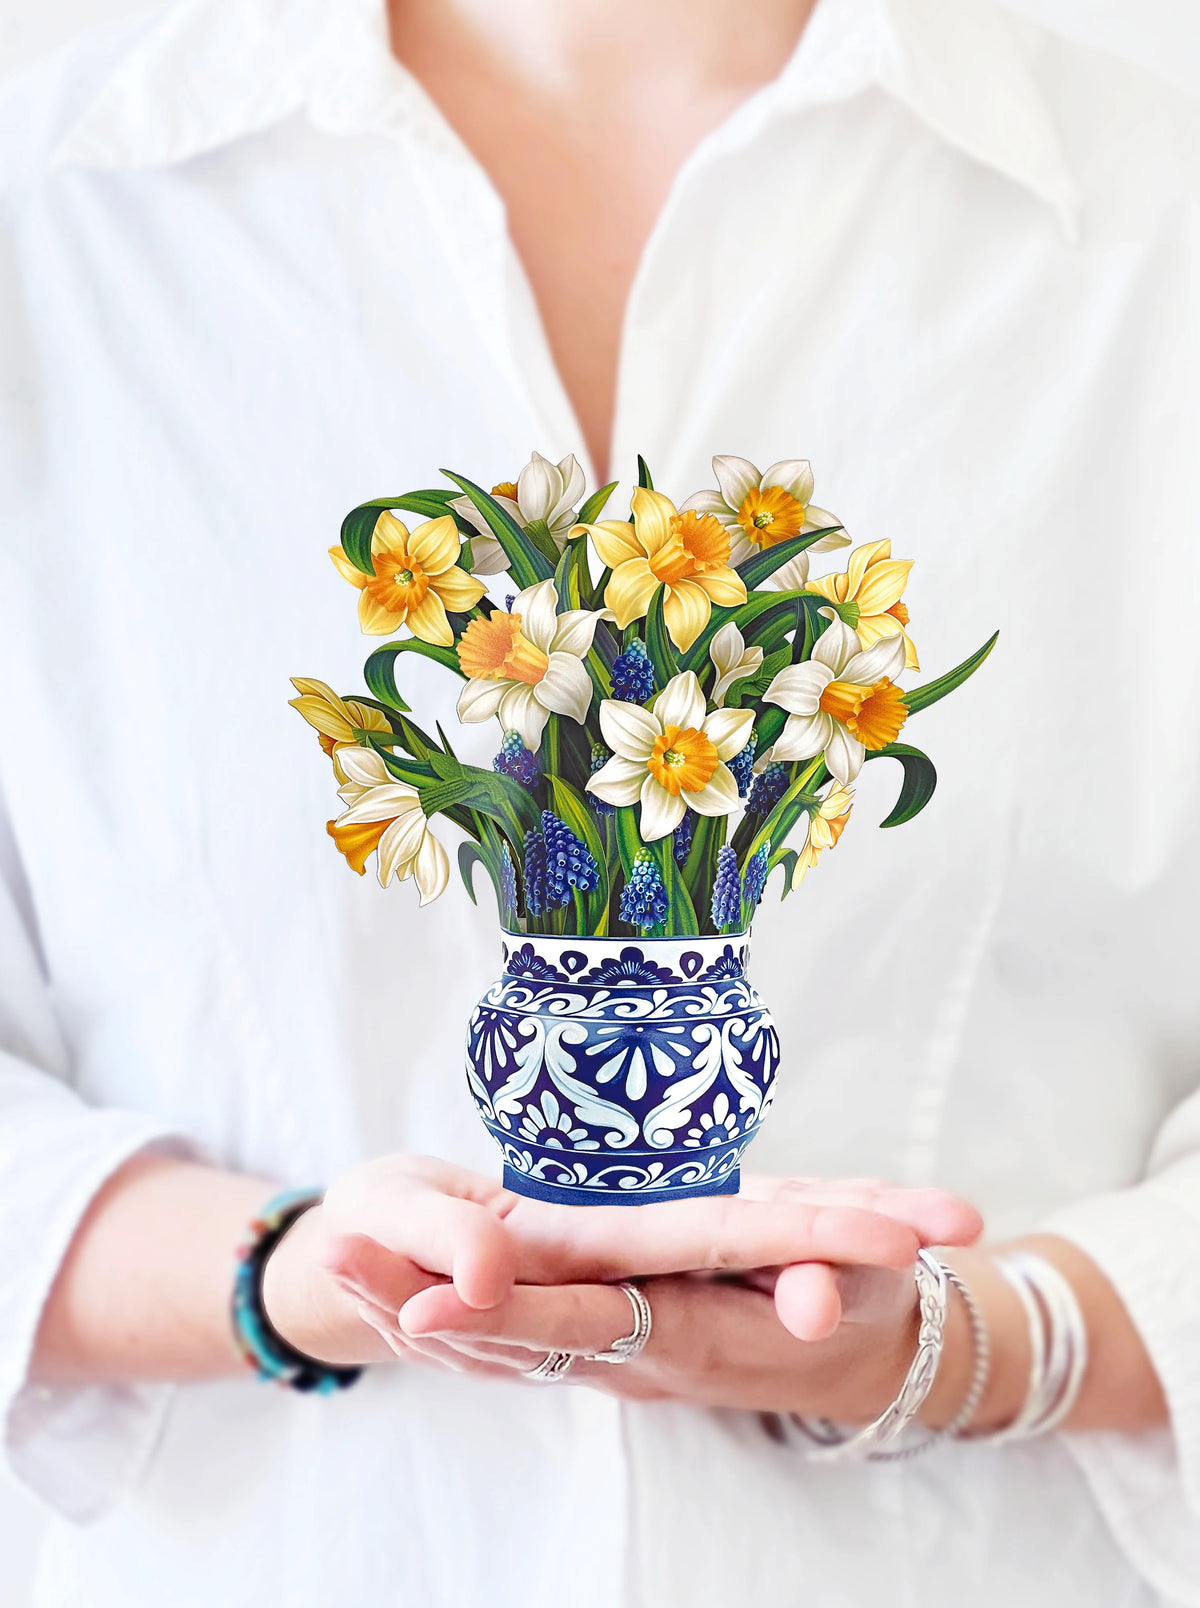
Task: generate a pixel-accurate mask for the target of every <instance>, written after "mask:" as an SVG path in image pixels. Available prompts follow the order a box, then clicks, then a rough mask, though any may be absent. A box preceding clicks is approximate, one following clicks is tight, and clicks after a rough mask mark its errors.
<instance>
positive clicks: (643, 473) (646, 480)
mask: <svg viewBox="0 0 1200 1608" xmlns="http://www.w3.org/2000/svg"><path fill="white" fill-rule="evenodd" d="M638 485H639V486H644V487H645V488H646V490H647V491H653V490H654V482H653V480H651V478H650V466H649V464H647V462H646V460H645V458H643V457H642V455H641V453H640V452H639V453H638Z"/></svg>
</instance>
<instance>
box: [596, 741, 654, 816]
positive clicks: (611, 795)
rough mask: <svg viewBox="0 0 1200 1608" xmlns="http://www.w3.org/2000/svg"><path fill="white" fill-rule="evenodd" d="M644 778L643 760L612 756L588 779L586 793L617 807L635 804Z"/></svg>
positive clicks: (617, 755)
mask: <svg viewBox="0 0 1200 1608" xmlns="http://www.w3.org/2000/svg"><path fill="white" fill-rule="evenodd" d="M645 777H646V762H645V760H644V759H643V760H635V759H622V758H621V756H620V755H619V754H614V755H613V757H612V759H610V760H608V761H607V762H606V763H605V764H603V765H601V767H600V769H599V770H598V771H597V772H596V773H595V775H594V776H590V777H589V778H588V783H587V791H588V792H589V793H594V794H595V795H596V797H597V798H602V799H603V800H604V802H605V803H606V804H615V805H617V806H618V807H621V806H628V805H630V804H636V803H637V801H638V798H639V796H640V794H641V791H642V782H643V781H644V780H645Z"/></svg>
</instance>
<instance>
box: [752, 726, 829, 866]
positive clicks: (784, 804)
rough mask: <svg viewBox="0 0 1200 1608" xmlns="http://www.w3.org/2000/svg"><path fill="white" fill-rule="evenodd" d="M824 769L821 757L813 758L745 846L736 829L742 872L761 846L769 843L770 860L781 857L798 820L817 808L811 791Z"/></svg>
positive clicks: (817, 804)
mask: <svg viewBox="0 0 1200 1608" xmlns="http://www.w3.org/2000/svg"><path fill="white" fill-rule="evenodd" d="M824 766H825V761H824V759H823V758H822V757H821V756H820V755H818V756H817V758H816V759H811V760H809V762H808V764H807V765H806V766H805V767H804V769H803V770H802V771H801V772H800V774H799V775H798V776H797V777H796V779H795V780H794V781H793V782H792V784H791V786H790V787H789V788H788V790H787V792H786V793H785V794H784V795H783V797H782V798H781V799H780V800H779V802H778V803H777V804H776V806H775V808H774V809H773V810H772V811H771V813H770V814H769V815H768V816H767V818H766V820H765V821H763V823H762V825H761V826H760V827H759V828H758V830H757V831H756V832H755V833H754V835H753V837H751V839H750V841H749V843H747V844H745V845H744V847H743V845H742V843H741V841H740V840H741V838H742V833H741V831H740V830H739V832H738V834H737V839H736V840H735V846H736V847H737V848H738V849H739V856H738V857H739V861H740V864H741V868H742V870H743V872H744V871H745V867H746V865H747V864H748V863H749V860H750V857H751V855H753V854H755V853H756V852H757V851H758V850H759V849H760V848H761V847H762V845H763V844H764V843H770V845H771V849H770V854H771V858H772V859H774V857H775V856H776V855H777V854H782V853H783V848H784V844H785V842H786V841H787V837H788V834H789V832H791V830H792V828H793V827H794V826H795V824H796V822H797V821H798V820H799V819H800V817H801V816H802V815H804V814H805V813H806V812H807V811H809V810H814V809H818V808H819V807H820V803H821V800H820V799H819V798H818V797H817V796H816V794H815V793H814V792H812V791H810V789H812V788H814V787H816V786H818V785H819V783H818V782H817V777H818V776H819V775H820V773H821V771H822V770H823V769H824Z"/></svg>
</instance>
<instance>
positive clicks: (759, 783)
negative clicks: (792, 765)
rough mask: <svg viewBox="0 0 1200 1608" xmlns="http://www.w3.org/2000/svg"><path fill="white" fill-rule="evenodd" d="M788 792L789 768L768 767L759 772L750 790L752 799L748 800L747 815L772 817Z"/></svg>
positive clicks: (771, 765) (783, 766)
mask: <svg viewBox="0 0 1200 1608" xmlns="http://www.w3.org/2000/svg"><path fill="white" fill-rule="evenodd" d="M787 790H788V770H787V766H786V765H776V764H770V765H768V766H767V768H766V770H764V771H759V773H758V775H757V776H756V777H755V778H754V785H753V786H752V787H751V789H750V797H749V798H748V799H747V800H746V813H747V814H748V815H770V813H771V811H772V810H773V809H774V808H775V806H776V804H778V803H779V800H780V799H781V798H782V797H783V795H784V794H785V793H786V792H787Z"/></svg>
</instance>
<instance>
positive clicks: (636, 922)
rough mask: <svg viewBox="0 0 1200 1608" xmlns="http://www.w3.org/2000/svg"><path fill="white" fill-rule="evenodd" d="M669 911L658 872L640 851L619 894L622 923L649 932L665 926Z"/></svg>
mask: <svg viewBox="0 0 1200 1608" xmlns="http://www.w3.org/2000/svg"><path fill="white" fill-rule="evenodd" d="M668 908H669V907H668V904H667V890H666V888H665V887H664V886H663V879H662V876H661V874H660V872H659V869H658V867H657V866H656V865H655V863H654V860H653V858H652V857H651V855H650V854H649V852H648V851H647V850H646V849H639V850H638V852H637V856H636V857H635V859H634V862H633V869H632V870H631V871H630V873H629V880H628V881H627V882H626V884H625V888H624V891H623V892H622V894H621V920H622V921H627V922H628V923H629V924H630V926H631V927H640V928H641V930H642V931H643V932H649V931H650V929H651V927H662V926H664V925H665V924H666V920H667V912H668Z"/></svg>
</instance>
